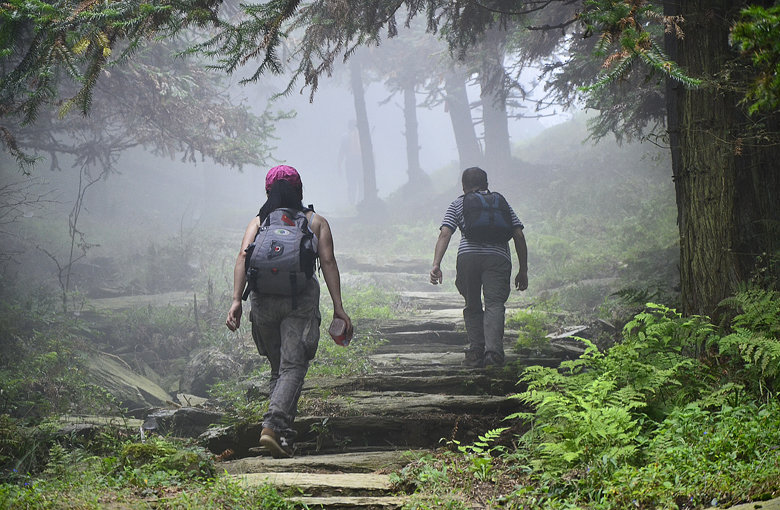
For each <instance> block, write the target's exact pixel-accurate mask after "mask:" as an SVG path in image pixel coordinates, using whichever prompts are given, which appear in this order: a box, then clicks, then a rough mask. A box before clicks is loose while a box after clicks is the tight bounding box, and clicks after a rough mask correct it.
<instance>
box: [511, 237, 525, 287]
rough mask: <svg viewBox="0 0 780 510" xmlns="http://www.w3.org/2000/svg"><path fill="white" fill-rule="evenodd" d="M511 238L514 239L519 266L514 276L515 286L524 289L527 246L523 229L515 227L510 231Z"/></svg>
mask: <svg viewBox="0 0 780 510" xmlns="http://www.w3.org/2000/svg"><path fill="white" fill-rule="evenodd" d="M512 239H513V240H514V241H515V251H516V252H517V262H518V264H519V265H520V267H519V268H518V270H517V276H515V288H516V289H517V290H525V289H527V288H528V247H527V246H526V244H525V235H524V234H523V229H522V228H520V227H517V228H515V229H514V231H513V232H512Z"/></svg>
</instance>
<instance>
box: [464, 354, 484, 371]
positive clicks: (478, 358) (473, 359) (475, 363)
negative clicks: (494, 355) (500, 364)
mask: <svg viewBox="0 0 780 510" xmlns="http://www.w3.org/2000/svg"><path fill="white" fill-rule="evenodd" d="M484 364H485V358H484V356H482V355H480V354H479V353H477V351H470V350H467V351H466V359H464V360H463V366H464V367H468V368H482V366H483V365H484Z"/></svg>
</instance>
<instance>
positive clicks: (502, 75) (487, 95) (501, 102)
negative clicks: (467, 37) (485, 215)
mask: <svg viewBox="0 0 780 510" xmlns="http://www.w3.org/2000/svg"><path fill="white" fill-rule="evenodd" d="M505 43H506V31H504V30H498V29H493V30H489V31H488V32H486V33H485V40H484V42H483V48H484V61H483V64H482V66H481V68H480V71H479V85H480V97H481V98H482V121H483V125H484V128H485V165H487V167H488V168H487V169H486V170H487V171H488V173H490V172H491V171H493V172H501V173H504V172H507V171H509V170H510V168H511V165H512V152H511V147H510V144H509V121H508V118H507V109H506V99H507V87H506V83H505V82H506V70H505V69H504V45H505Z"/></svg>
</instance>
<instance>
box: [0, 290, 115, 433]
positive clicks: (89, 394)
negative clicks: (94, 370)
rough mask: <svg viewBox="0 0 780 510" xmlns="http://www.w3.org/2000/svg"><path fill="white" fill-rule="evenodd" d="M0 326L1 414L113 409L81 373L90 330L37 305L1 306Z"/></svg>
mask: <svg viewBox="0 0 780 510" xmlns="http://www.w3.org/2000/svg"><path fill="white" fill-rule="evenodd" d="M49 304H50V303H49ZM17 318H18V320H17ZM0 326H2V327H1V328H0V388H2V391H1V392H0V414H9V415H10V416H13V417H16V418H24V419H26V420H28V421H40V420H42V419H43V418H45V417H46V416H48V415H49V414H52V413H67V412H76V411H79V412H99V411H101V410H105V409H107V408H111V407H112V405H113V403H112V400H111V398H110V397H109V396H108V395H107V394H106V392H105V391H104V390H102V389H101V388H99V387H97V386H96V385H94V384H92V383H91V382H90V380H89V379H88V377H87V375H86V370H85V365H86V363H85V362H86V359H87V355H88V354H87V353H89V352H90V350H91V349H90V345H89V344H88V342H87V341H86V338H87V337H88V335H89V334H91V331H90V329H89V328H88V327H87V326H86V325H85V324H84V323H83V322H82V321H80V320H78V319H77V318H74V317H73V316H71V315H68V314H61V313H55V312H53V311H52V310H51V309H50V308H48V307H47V306H46V304H42V303H38V307H37V308H36V307H31V308H26V307H24V306H23V305H22V303H13V304H9V303H5V302H3V303H2V304H0Z"/></svg>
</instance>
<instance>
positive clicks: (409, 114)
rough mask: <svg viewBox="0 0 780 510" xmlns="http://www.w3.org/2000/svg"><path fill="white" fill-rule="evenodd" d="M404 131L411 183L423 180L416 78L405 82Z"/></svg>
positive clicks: (407, 165)
mask: <svg viewBox="0 0 780 510" xmlns="http://www.w3.org/2000/svg"><path fill="white" fill-rule="evenodd" d="M404 128H405V129H404V131H405V133H404V134H405V135H406V168H407V173H408V175H409V182H410V183H418V182H420V181H422V180H423V171H422V168H420V137H419V135H418V132H417V99H416V95H415V90H414V80H407V81H406V83H404Z"/></svg>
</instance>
